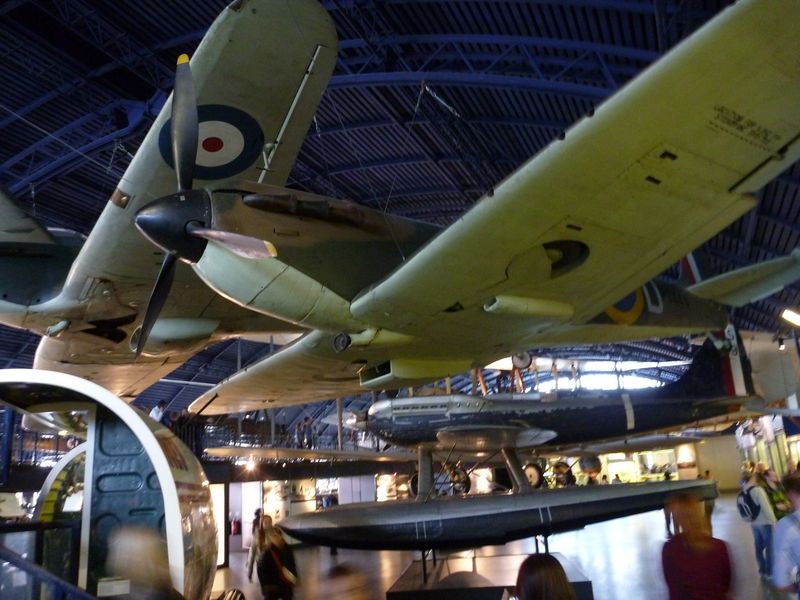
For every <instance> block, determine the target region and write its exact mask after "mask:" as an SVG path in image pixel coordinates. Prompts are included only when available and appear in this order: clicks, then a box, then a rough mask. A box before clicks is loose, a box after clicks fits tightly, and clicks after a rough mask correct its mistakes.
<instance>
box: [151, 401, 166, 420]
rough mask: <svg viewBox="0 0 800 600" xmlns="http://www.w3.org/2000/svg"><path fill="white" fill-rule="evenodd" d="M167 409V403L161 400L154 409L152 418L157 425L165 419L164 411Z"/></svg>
mask: <svg viewBox="0 0 800 600" xmlns="http://www.w3.org/2000/svg"><path fill="white" fill-rule="evenodd" d="M166 408H167V403H166V402H164V401H163V400H159V401H158V404H156V405H155V406H154V407H153V409H152V410H151V411H150V415H149V416H150V418H151V419H153V421H156V422H157V423H161V419H162V418H164V409H166Z"/></svg>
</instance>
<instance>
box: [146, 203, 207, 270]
mask: <svg viewBox="0 0 800 600" xmlns="http://www.w3.org/2000/svg"><path fill="white" fill-rule="evenodd" d="M134 221H135V223H136V227H137V228H138V229H139V231H141V232H142V233H143V234H144V236H145V237H146V238H147V239H149V240H150V241H151V242H153V243H154V244H155V245H156V246H158V247H159V248H161V249H162V250H164V251H165V252H171V253H174V254H177V255H178V257H179V258H181V259H183V260H185V261H187V262H192V263H194V262H197V261H198V260H200V257H201V256H203V251H204V250H205V248H206V244H207V243H208V242H207V240H205V239H203V238H201V237H198V236H195V235H192V234H191V232H189V231H188V230H187V225H189V224H190V223H194V224H199V225H201V226H206V225H208V224H209V223H210V222H211V199H210V197H209V195H208V192H206V191H205V190H202V189H201V190H188V191H184V192H178V193H177V194H172V195H170V196H164V197H163V198H159V199H158V200H155V201H153V202H151V203H150V204H148V205H146V206H145V207H144V208H142V209H141V210H140V211H139V212H138V213H136V217H135V219H134Z"/></svg>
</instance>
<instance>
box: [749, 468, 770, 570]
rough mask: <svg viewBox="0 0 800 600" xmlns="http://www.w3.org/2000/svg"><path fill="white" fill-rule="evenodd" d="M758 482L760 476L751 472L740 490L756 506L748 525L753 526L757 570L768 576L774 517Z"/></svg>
mask: <svg viewBox="0 0 800 600" xmlns="http://www.w3.org/2000/svg"><path fill="white" fill-rule="evenodd" d="M760 483H761V479H760V477H759V476H758V475H757V474H756V473H755V472H754V473H751V474H749V477H748V478H747V479H746V480H745V481H744V482H743V485H742V491H743V492H744V493H745V494H747V495H749V496H750V499H751V501H752V502H753V503H754V504H755V505H757V506H758V510H756V511H755V512H756V517H755V518H754V519H753V520H752V521H751V522H750V525H751V527H752V528H753V540H754V542H755V549H756V562H758V572H759V574H760V575H761V576H762V577H764V578H768V577H769V576H770V573H771V572H772V526H773V525H774V524H775V520H776V519H775V513H774V512H773V510H772V504H771V503H770V501H769V497H768V496H767V492H766V491H764V488H763V487H761V485H760Z"/></svg>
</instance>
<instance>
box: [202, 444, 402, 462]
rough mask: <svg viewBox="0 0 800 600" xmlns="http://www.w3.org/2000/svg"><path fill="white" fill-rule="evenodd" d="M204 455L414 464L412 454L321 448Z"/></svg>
mask: <svg viewBox="0 0 800 600" xmlns="http://www.w3.org/2000/svg"><path fill="white" fill-rule="evenodd" d="M205 453H206V454H207V455H209V456H214V457H217V458H247V459H249V458H252V459H258V460H272V461H279V460H298V459H300V460H315V461H320V460H323V461H336V460H339V461H343V460H368V461H374V462H415V461H416V460H417V456H416V454H414V453H412V452H370V451H368V450H334V449H330V450H326V449H321V448H316V449H308V450H306V449H302V448H245V447H241V446H223V447H219V448H206V449H205Z"/></svg>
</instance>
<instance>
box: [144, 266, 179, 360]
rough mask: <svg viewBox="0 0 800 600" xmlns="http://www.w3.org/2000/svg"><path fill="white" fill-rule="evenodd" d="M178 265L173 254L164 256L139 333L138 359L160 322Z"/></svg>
mask: <svg viewBox="0 0 800 600" xmlns="http://www.w3.org/2000/svg"><path fill="white" fill-rule="evenodd" d="M177 263H178V256H177V255H176V254H174V253H172V252H168V253H167V254H165V255H164V262H162V263H161V270H160V271H159V272H158V279H156V283H155V285H154V286H153V291H152V292H150V300H149V301H148V303H147V310H146V311H145V313H144V320H143V321H142V329H141V330H140V331H139V339H138V340H136V356H137V357H138V356H139V355H140V354H141V353H142V350H144V345H145V344H146V343H147V338H148V337H149V336H150V332H151V331H152V330H153V325H155V323H156V321H157V320H158V315H159V314H160V313H161V309H162V308H164V303H165V302H166V301H167V296H169V290H170V288H171V287H172V281H173V280H174V279H175V267H176V266H177Z"/></svg>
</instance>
